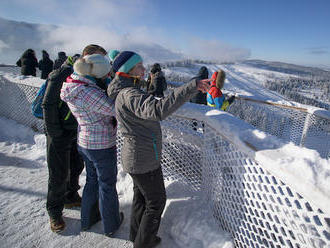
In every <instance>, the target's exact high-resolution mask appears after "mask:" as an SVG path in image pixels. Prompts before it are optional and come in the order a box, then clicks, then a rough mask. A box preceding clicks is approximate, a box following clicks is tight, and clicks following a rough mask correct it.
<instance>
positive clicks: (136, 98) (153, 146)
mask: <svg viewBox="0 0 330 248" xmlns="http://www.w3.org/2000/svg"><path fill="white" fill-rule="evenodd" d="M112 66H113V68H114V70H115V71H117V72H116V76H115V78H114V79H113V80H112V82H111V83H110V85H109V86H108V90H107V92H108V95H109V97H110V98H112V99H113V100H114V101H115V110H116V117H117V120H118V122H119V130H120V132H121V135H122V137H123V147H122V149H121V164H122V166H123V169H124V171H125V172H127V173H129V175H130V176H131V177H132V179H133V191H134V196H133V203H132V213H131V220H130V240H131V241H132V242H134V248H148V247H155V246H156V245H157V244H159V243H160V241H161V238H160V237H158V236H157V233H158V229H159V225H160V220H161V215H162V212H163V210H164V207H165V203H166V192H165V186H164V179H163V174H162V169H161V164H160V161H161V156H162V133H161V127H160V121H161V120H164V119H165V118H166V117H168V116H169V115H170V114H172V113H173V112H174V111H175V110H177V109H178V108H179V107H180V106H181V105H183V104H184V103H185V102H186V101H188V100H189V99H190V97H191V96H193V95H195V94H196V93H197V91H198V90H200V91H203V92H207V90H208V89H209V87H210V86H209V84H208V82H209V79H205V80H198V79H193V80H191V81H190V82H189V83H187V84H185V85H183V86H181V87H179V88H176V89H175V90H174V91H173V92H171V93H170V94H169V95H168V96H166V97H164V98H162V99H159V100H158V99H156V98H155V97H154V96H153V95H150V94H148V93H146V92H144V91H142V90H141V89H140V83H141V81H140V79H142V78H143V77H144V73H145V68H144V66H143V63H142V58H141V56H140V55H138V54H136V53H135V52H131V51H123V52H121V53H120V54H118V55H117V56H116V58H115V60H114V61H113V65H112ZM153 76H157V75H153Z"/></svg>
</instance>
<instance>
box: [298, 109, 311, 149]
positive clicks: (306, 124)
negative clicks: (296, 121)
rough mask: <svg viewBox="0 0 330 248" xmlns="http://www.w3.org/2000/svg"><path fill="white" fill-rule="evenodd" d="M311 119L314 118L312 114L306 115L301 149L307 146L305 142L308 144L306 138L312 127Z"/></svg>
mask: <svg viewBox="0 0 330 248" xmlns="http://www.w3.org/2000/svg"><path fill="white" fill-rule="evenodd" d="M311 117H312V114H310V113H307V114H306V117H305V123H304V128H303V131H302V133H301V139H300V144H299V145H300V147H304V146H305V142H306V138H307V132H308V129H309V125H310V122H311Z"/></svg>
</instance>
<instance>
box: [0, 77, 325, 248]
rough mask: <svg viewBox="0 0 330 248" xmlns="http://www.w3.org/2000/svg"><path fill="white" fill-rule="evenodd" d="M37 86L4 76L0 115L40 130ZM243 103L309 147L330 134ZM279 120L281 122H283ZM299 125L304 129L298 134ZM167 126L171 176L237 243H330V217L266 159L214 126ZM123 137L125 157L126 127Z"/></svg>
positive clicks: (253, 247)
mask: <svg viewBox="0 0 330 248" xmlns="http://www.w3.org/2000/svg"><path fill="white" fill-rule="evenodd" d="M0 79H1V78H0ZM37 90H38V88H35V87H31V86H25V85H17V84H13V83H10V82H8V81H6V80H3V79H1V85H0V92H1V93H0V99H1V105H0V106H1V107H0V115H1V116H5V117H7V118H10V119H14V120H16V121H18V122H20V123H23V124H25V125H28V126H33V127H37V128H36V129H38V130H39V128H40V130H42V121H40V120H38V119H36V118H34V117H33V116H32V114H31V111H30V105H31V100H32V99H33V97H34V95H35V93H36V92H37ZM12 98H14V99H12ZM251 105H252V104H251ZM234 106H235V105H233V106H232V107H234ZM244 107H246V109H248V110H249V109H250V108H251V110H249V111H250V112H248V111H246V112H243V111H239V110H235V109H234V108H232V109H231V111H233V112H234V111H237V115H238V116H240V115H241V116H242V117H243V118H248V119H250V120H251V122H252V121H254V122H255V123H256V124H257V125H260V129H262V130H269V132H270V133H272V134H275V135H276V136H278V137H282V138H283V139H284V140H286V139H288V136H290V139H293V140H296V141H297V142H298V141H299V142H300V143H304V144H306V145H307V144H309V143H308V142H310V143H313V142H311V141H309V140H310V138H309V137H312V136H313V135H314V134H319V133H320V134H322V132H327V133H328V134H329V130H328V128H329V125H327V122H326V121H325V122H322V121H321V123H319V122H320V120H317V119H315V120H313V118H314V117H310V118H311V120H309V121H308V123H310V122H311V123H314V122H315V124H314V126H312V127H311V126H308V128H307V129H306V127H305V125H303V126H302V127H301V125H300V124H299V123H305V121H306V117H304V116H303V115H302V116H300V114H298V113H296V115H294V117H291V115H292V114H293V113H291V112H290V111H286V110H285V111H280V113H278V112H277V111H278V110H277V111H276V109H275V108H274V109H273V112H274V114H279V116H278V117H276V116H275V117H272V118H273V119H272V120H271V121H269V120H268V119H267V117H264V118H261V117H263V116H265V115H266V114H265V112H267V111H269V110H268V109H267V111H265V109H262V107H260V108H261V109H260V111H259V112H257V111H255V109H256V108H257V107H256V106H252V107H251V106H244ZM235 108H238V107H237V106H235ZM249 113H251V114H249ZM300 119H301V121H299V120H300ZM302 119H304V122H302ZM35 121H37V122H38V123H40V124H41V126H38V125H36V124H35ZM274 123H282V125H281V126H280V127H279V126H278V125H277V124H274ZM288 129H289V130H288ZM295 129H299V131H298V132H294V130H295ZM320 129H321V130H322V131H320ZM40 130H39V131H40ZM304 130H305V131H304ZM306 130H307V131H306ZM162 131H163V156H162V167H163V171H164V176H165V178H167V179H175V180H180V181H182V182H184V183H186V184H187V185H190V186H191V187H192V188H194V189H195V190H198V191H201V192H202V193H203V194H204V195H206V196H207V199H208V201H207V203H206V204H209V205H210V206H211V209H212V211H213V216H214V218H215V219H216V220H217V221H218V224H219V226H221V227H222V228H224V229H225V230H227V231H229V232H230V233H231V234H232V236H233V239H234V242H235V246H236V247H244V248H259V247H260V248H261V247H271V248H273V247H276V248H282V247H290V248H311V247H317V248H330V216H327V215H326V214H325V213H324V211H322V209H319V208H317V207H316V206H315V205H313V203H311V202H310V201H309V200H308V199H305V198H304V197H302V196H301V195H300V194H299V189H294V188H292V187H290V185H287V184H285V183H284V182H282V181H281V180H280V179H279V178H277V177H276V176H274V175H272V174H270V173H269V172H267V171H265V170H264V169H263V167H262V165H261V164H258V163H257V162H256V161H255V160H253V159H252V158H250V157H248V156H247V155H246V154H245V153H243V152H242V151H240V149H239V148H238V147H236V146H235V145H234V144H233V143H232V142H230V141H228V140H226V139H225V138H223V136H222V135H221V134H220V133H218V132H217V131H215V130H214V129H213V128H212V127H211V126H209V125H208V124H204V123H203V122H202V121H199V120H192V119H188V118H184V117H182V116H178V115H172V116H171V117H169V118H167V119H166V120H165V121H162ZM300 132H301V133H302V134H303V133H304V135H305V136H304V135H300V134H299V133H300ZM296 133H298V134H296ZM117 143H118V154H119V159H118V161H119V163H120V151H121V146H122V139H121V136H120V133H119V135H118V142H117ZM326 144H327V145H326V146H327V147H326V149H329V145H328V143H326ZM302 183H303V182H302Z"/></svg>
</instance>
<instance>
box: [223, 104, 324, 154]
mask: <svg viewBox="0 0 330 248" xmlns="http://www.w3.org/2000/svg"><path fill="white" fill-rule="evenodd" d="M228 112H229V113H231V114H233V115H235V116H237V117H239V118H240V119H242V120H245V121H247V122H248V123H250V124H251V125H253V126H255V127H256V128H258V129H260V130H262V131H264V132H266V133H269V134H272V135H274V136H276V137H278V138H280V139H281V140H284V141H289V142H293V143H294V144H296V145H298V146H301V147H307V148H310V149H313V150H316V151H318V152H319V153H320V155H321V157H322V158H327V159H330V112H329V111H327V110H323V109H319V108H315V107H312V108H309V109H305V108H298V107H293V106H285V105H281V104H276V103H271V102H262V101H256V100H253V99H237V100H236V101H235V102H234V104H232V105H231V106H230V107H229V108H228Z"/></svg>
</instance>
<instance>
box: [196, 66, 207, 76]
mask: <svg viewBox="0 0 330 248" xmlns="http://www.w3.org/2000/svg"><path fill="white" fill-rule="evenodd" d="M197 77H198V78H200V79H207V78H209V71H208V70H207V68H206V67H205V66H202V67H201V68H200V69H199V72H198V74H197Z"/></svg>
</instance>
